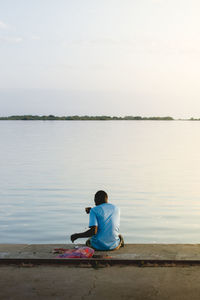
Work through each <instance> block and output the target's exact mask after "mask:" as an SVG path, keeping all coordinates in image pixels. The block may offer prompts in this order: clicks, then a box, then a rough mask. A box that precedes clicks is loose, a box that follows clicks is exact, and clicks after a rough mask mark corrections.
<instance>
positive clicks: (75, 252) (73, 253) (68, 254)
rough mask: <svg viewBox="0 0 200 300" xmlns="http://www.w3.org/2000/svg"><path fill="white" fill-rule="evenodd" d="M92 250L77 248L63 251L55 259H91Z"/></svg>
mask: <svg viewBox="0 0 200 300" xmlns="http://www.w3.org/2000/svg"><path fill="white" fill-rule="evenodd" d="M93 254H94V249H92V248H90V247H79V248H75V249H65V250H64V251H63V253H62V254H60V255H58V256H57V258H91V257H92V256H93Z"/></svg>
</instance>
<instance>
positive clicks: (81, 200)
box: [0, 121, 200, 243]
mask: <svg viewBox="0 0 200 300" xmlns="http://www.w3.org/2000/svg"><path fill="white" fill-rule="evenodd" d="M0 138H1V147H0V243H65V242H66V243H69V237H70V235H71V234H72V233H75V232H81V231H84V230H86V229H87V228H88V215H86V214H85V212H84V208H85V207H86V206H93V199H94V194H95V192H96V191H97V190H99V189H103V190H105V191H106V192H107V193H108V196H109V201H110V202H111V203H113V204H116V205H118V206H119V207H120V210H121V233H122V235H123V236H124V239H125V242H127V243H199V242H200V154H199V153H200V122H191V121H190V122H189V121H1V122H0ZM83 241H85V239H82V240H78V241H77V243H81V242H83Z"/></svg>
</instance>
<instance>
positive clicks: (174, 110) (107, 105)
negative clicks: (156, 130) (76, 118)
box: [0, 0, 200, 118]
mask: <svg viewBox="0 0 200 300" xmlns="http://www.w3.org/2000/svg"><path fill="white" fill-rule="evenodd" d="M199 16H200V2H199V1H198V0H190V1H187V0H17V1H16V0H0V115H1V116H8V115H14V114H39V115H43V114H46V115H48V114H55V115H74V114H79V115H85V114H88V115H102V114H105V115H117V116H124V115H142V116H152V115H154V116H165V115H170V116H172V117H175V118H178V117H180V118H184V117H192V116H193V117H200V83H199V78H200V17H199Z"/></svg>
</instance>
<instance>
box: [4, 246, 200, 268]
mask: <svg viewBox="0 0 200 300" xmlns="http://www.w3.org/2000/svg"><path fill="white" fill-rule="evenodd" d="M55 248H67V249H71V248H74V245H73V244H70V245H67V244H65V245H63V244H31V245H27V244H0V264H1V265H2V264H33V265H35V264H37V265H39V264H44V265H46V264H64V265H66V264H67V265H89V266H97V265H104V266H106V265H134V266H154V267H155V266H184V265H188V266H194V265H200V245H199V244H127V245H125V247H124V248H121V249H119V250H117V251H95V258H91V259H62V258H57V255H58V254H54V253H53V251H54V249H55Z"/></svg>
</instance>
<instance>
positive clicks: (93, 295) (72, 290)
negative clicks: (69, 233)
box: [0, 266, 200, 300]
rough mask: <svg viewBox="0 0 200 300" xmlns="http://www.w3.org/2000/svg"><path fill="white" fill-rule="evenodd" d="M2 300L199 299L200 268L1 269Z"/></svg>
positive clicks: (57, 267)
mask: <svg viewBox="0 0 200 300" xmlns="http://www.w3.org/2000/svg"><path fill="white" fill-rule="evenodd" d="M0 299H1V300H4V299H5V300H24V299H25V300H27V299H28V300H36V299H37V300H40V299H41V300H42V299H48V300H51V299H53V300H64V299H66V300H68V299H72V300H79V299H80V300H91V299H95V300H102V299H103V300H126V299H134V300H143V299H144V300H199V299H200V267H186V268H138V267H119V266H118V267H116V266H115V267H106V268H100V269H94V268H74V267H68V266H54V267H52V266H39V267H38V266H36V267H16V266H1V267H0Z"/></svg>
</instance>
